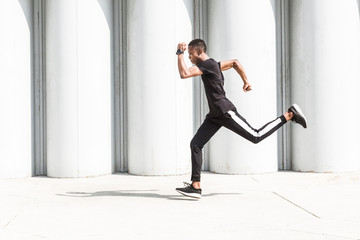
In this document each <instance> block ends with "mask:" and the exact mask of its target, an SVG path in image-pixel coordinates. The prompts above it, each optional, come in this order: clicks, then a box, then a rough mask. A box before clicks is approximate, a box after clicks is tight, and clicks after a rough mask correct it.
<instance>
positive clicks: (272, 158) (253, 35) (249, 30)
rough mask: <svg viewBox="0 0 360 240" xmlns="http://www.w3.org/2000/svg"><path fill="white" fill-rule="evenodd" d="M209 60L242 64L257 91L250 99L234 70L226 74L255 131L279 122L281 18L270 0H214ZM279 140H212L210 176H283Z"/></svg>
mask: <svg viewBox="0 0 360 240" xmlns="http://www.w3.org/2000/svg"><path fill="white" fill-rule="evenodd" d="M208 7H209V13H208V14H209V16H208V19H209V26H208V29H209V39H208V53H209V56H210V57H212V58H214V59H215V60H217V61H223V60H229V59H238V60H239V61H240V63H241V64H242V65H243V66H244V68H245V72H246V74H247V77H248V80H249V81H250V83H251V84H252V87H253V91H251V92H248V93H244V92H243V91H242V86H243V82H242V80H241V78H240V76H239V75H238V74H237V73H236V71H235V70H234V69H231V70H228V71H225V72H223V73H224V77H225V91H226V93H227V97H228V98H229V99H230V100H231V101H232V102H233V103H234V104H235V106H236V107H237V110H238V112H239V113H240V115H242V116H243V117H244V118H245V119H246V120H247V121H248V122H249V123H250V124H251V125H252V126H253V127H254V128H260V127H261V126H263V125H264V124H266V123H267V122H269V121H272V120H274V119H275V118H276V117H278V113H277V111H276V109H277V105H276V104H277V103H276V39H275V38H276V31H275V13H274V11H275V10H274V6H272V2H271V1H268V0H259V1H247V0H227V1H225V2H224V1H217V0H209V1H208ZM277 162H278V161H277V134H276V133H275V134H273V135H272V136H270V137H268V138H267V139H265V140H264V141H262V142H261V143H259V144H257V145H255V144H253V143H251V142H248V141H247V140H246V139H244V138H242V137H240V136H238V135H237V134H235V133H233V132H231V131H230V130H227V129H225V128H222V129H220V131H219V132H217V133H216V134H215V136H214V137H213V138H212V139H211V140H210V143H209V165H210V171H212V172H217V173H229V174H249V173H261V172H274V171H277V169H278V168H277Z"/></svg>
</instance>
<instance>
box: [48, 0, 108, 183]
mask: <svg viewBox="0 0 360 240" xmlns="http://www.w3.org/2000/svg"><path fill="white" fill-rule="evenodd" d="M111 29H112V1H111V0H103V1H96V0H91V1H86V0H76V1H74V0H64V1H57V0H49V1H47V2H46V82H47V94H46V105H47V173H48V176H50V177H84V176H94V175H101V174H109V173H111V171H112V170H111V165H112V164H111V162H112V160H111V87H110V86H111V81H112V80H111V79H112V60H111V32H110V31H111Z"/></svg>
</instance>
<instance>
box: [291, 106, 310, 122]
mask: <svg viewBox="0 0 360 240" xmlns="http://www.w3.org/2000/svg"><path fill="white" fill-rule="evenodd" d="M293 107H294V108H295V109H296V111H297V112H298V113H300V115H301V116H302V117H303V118H304V119H305V123H306V125H307V119H306V117H305V115H304V113H303V112H302V111H301V109H300V107H299V105H297V104H296V103H294V104H293Z"/></svg>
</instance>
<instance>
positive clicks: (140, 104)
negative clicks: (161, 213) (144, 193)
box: [127, 0, 193, 175]
mask: <svg viewBox="0 0 360 240" xmlns="http://www.w3.org/2000/svg"><path fill="white" fill-rule="evenodd" d="M159 9H161V12H159ZM192 16H193V3H192V1H180V0H176V1H168V0H156V1H147V0H131V1H127V50H128V52H127V97H128V98H127V114H128V116H127V123H128V167H129V173H130V174H137V175H172V174H183V173H188V172H189V171H190V150H189V144H190V140H191V136H192V82H191V80H190V79H180V77H179V74H178V70H177V58H176V55H175V52H176V47H177V43H178V42H180V41H185V42H189V41H190V40H191V38H192V21H193V17H192Z"/></svg>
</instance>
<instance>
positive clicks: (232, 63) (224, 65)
mask: <svg viewBox="0 0 360 240" xmlns="http://www.w3.org/2000/svg"><path fill="white" fill-rule="evenodd" d="M220 66H221V71H226V70H229V69H230V68H234V69H235V70H236V72H237V73H238V74H239V75H240V77H241V79H242V80H243V81H244V82H247V81H248V80H247V77H246V74H245V69H244V67H243V66H242V65H241V64H240V62H239V61H238V60H237V59H234V60H227V61H223V62H220Z"/></svg>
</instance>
